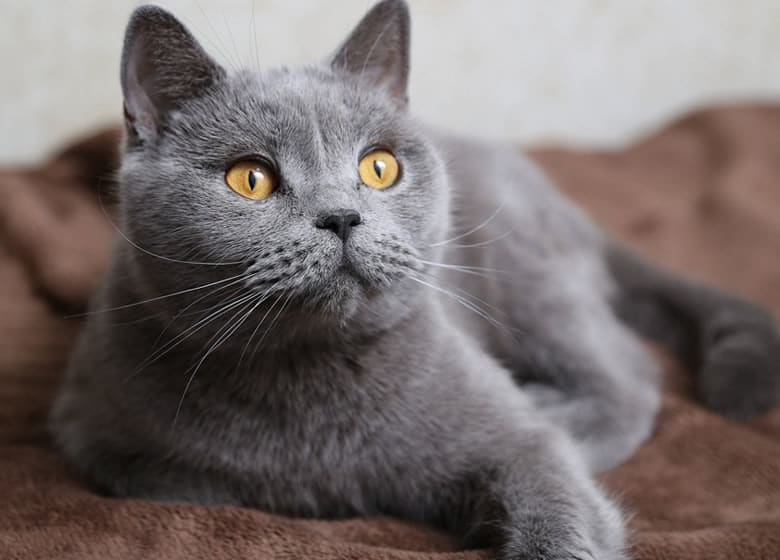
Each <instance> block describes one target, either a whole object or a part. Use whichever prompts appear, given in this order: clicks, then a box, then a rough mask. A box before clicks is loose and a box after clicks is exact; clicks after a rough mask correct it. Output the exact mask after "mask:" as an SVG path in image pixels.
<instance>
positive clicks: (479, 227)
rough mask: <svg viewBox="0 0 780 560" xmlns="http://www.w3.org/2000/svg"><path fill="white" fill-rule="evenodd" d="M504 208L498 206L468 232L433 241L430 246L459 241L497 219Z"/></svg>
mask: <svg viewBox="0 0 780 560" xmlns="http://www.w3.org/2000/svg"><path fill="white" fill-rule="evenodd" d="M503 209H504V205H503V204H501V205H499V207H498V208H496V210H495V212H493V213H492V214H491V215H490V217H488V219H487V220H485V221H484V222H482V223H481V224H479V225H478V226H476V227H473V228H471V229H470V230H468V231H467V232H466V233H461V234H460V235H457V236H455V237H451V238H450V239H445V240H444V241H439V242H438V243H433V244H432V245H429V247H441V246H442V245H447V244H448V243H452V242H453V241H458V240H459V239H463V238H464V237H468V236H469V235H471V234H472V233H476V232H478V231H479V230H481V229H482V228H483V227H486V226H487V225H488V224H489V223H490V222H492V221H493V220H495V219H496V216H498V215H499V214H500V213H501V211H502V210H503Z"/></svg>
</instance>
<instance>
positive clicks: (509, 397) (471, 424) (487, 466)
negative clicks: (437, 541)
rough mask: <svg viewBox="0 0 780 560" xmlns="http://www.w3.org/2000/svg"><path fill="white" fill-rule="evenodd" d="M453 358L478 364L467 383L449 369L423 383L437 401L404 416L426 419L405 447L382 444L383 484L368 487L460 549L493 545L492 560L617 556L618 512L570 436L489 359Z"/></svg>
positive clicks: (615, 559) (620, 538)
mask: <svg viewBox="0 0 780 560" xmlns="http://www.w3.org/2000/svg"><path fill="white" fill-rule="evenodd" d="M451 354H452V355H454V356H458V362H459V363H464V364H469V365H471V366H478V367H474V368H472V370H471V371H472V373H473V374H474V375H473V378H472V379H473V381H472V382H470V386H466V387H464V386H463V385H461V384H459V383H458V376H457V375H452V374H451V373H450V374H448V376H447V377H448V378H449V379H450V382H449V383H441V384H439V385H438V386H436V387H434V388H432V390H431V388H423V389H422V390H421V391H420V393H421V394H426V395H428V396H431V395H434V397H435V400H434V401H433V402H424V403H422V404H423V406H424V409H422V410H420V411H417V412H415V411H413V412H412V413H411V414H412V416H417V415H419V416H420V418H424V420H423V421H415V422H413V423H412V424H410V428H409V430H410V431H409V432H408V433H405V434H403V437H402V438H401V439H400V440H401V441H403V444H402V445H403V446H404V447H405V451H404V452H403V453H399V452H398V451H397V449H396V448H390V447H383V448H382V449H381V451H383V453H384V454H383V455H382V457H381V458H380V460H379V466H377V467H376V471H377V473H378V474H379V475H380V477H381V480H382V484H380V485H375V484H374V485H370V486H373V487H379V488H382V489H384V490H386V491H389V492H390V495H391V496H393V498H394V500H398V501H396V502H395V505H394V507H392V508H391V511H393V512H395V513H398V514H400V515H402V516H404V517H409V518H412V519H417V520H419V521H424V522H432V523H437V524H442V525H443V526H444V527H445V528H447V529H449V530H450V531H452V532H453V533H454V534H456V535H459V536H460V537H461V539H462V544H463V546H464V547H466V548H476V547H486V546H491V547H494V548H496V549H497V551H498V558H499V559H500V560H515V559H516V560H521V559H522V560H559V559H560V560H563V559H566V560H576V559H579V560H595V559H598V560H623V559H625V558H626V556H625V552H624V545H625V530H624V525H623V519H622V516H621V514H620V511H619V509H618V508H617V507H616V506H615V505H614V504H613V503H612V501H611V500H610V499H609V498H608V497H607V496H606V495H605V494H604V492H603V490H602V489H601V488H600V487H599V486H598V484H597V483H596V482H594V481H593V479H592V478H591V477H590V474H589V472H588V467H587V465H586V464H585V461H584V460H583V458H582V456H581V453H580V449H579V448H578V447H577V446H576V445H575V444H574V443H573V442H572V440H571V438H570V437H569V436H568V435H567V434H566V433H565V432H564V431H563V430H561V429H559V428H557V427H555V426H553V425H552V424H550V423H549V422H547V421H545V420H544V419H542V418H540V417H539V415H538V413H537V411H536V410H535V409H534V407H533V405H532V403H531V402H530V401H529V400H528V399H527V398H526V397H525V396H524V395H523V394H522V393H520V392H517V391H516V390H514V386H513V383H512V382H511V380H510V379H509V377H508V376H505V375H504V373H503V372H501V375H500V377H501V379H498V378H497V377H498V376H494V375H493V372H492V371H491V370H493V369H495V368H496V366H495V365H486V364H485V363H484V362H482V363H480V362H478V361H475V360H471V361H470V360H464V359H462V355H461V354H459V352H458V350H453V351H452V352H451ZM444 403H446V404H444ZM464 411H469V412H468V414H464ZM396 435H397V434H396ZM399 462H400V464H399ZM398 472H403V473H405V474H404V476H402V477H398V476H397V473H398ZM393 473H395V476H391V474H393Z"/></svg>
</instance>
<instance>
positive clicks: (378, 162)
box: [358, 149, 400, 190]
mask: <svg viewBox="0 0 780 560" xmlns="http://www.w3.org/2000/svg"><path fill="white" fill-rule="evenodd" d="M399 171H400V167H399V165H398V160H397V159H395V156H394V155H393V154H391V153H390V152H388V151H387V150H382V149H378V150H371V151H370V152H369V153H367V154H366V155H364V156H363V159H361V160H360V163H359V164H358V172H359V173H360V180H361V181H363V183H364V184H366V185H367V186H369V187H371V188H372V189H380V190H381V189H386V188H387V187H392V186H393V185H394V184H395V182H396V181H397V180H398V174H399Z"/></svg>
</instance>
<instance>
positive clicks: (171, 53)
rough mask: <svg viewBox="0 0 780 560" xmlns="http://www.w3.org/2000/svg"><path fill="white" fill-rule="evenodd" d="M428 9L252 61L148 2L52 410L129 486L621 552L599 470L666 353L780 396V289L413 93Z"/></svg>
mask: <svg viewBox="0 0 780 560" xmlns="http://www.w3.org/2000/svg"><path fill="white" fill-rule="evenodd" d="M409 34H410V16H409V11H408V7H407V6H406V4H405V3H404V2H403V0H383V1H382V2H380V3H378V4H377V5H375V6H374V7H373V8H372V9H371V10H370V12H369V13H368V14H367V15H366V16H365V17H364V18H363V19H362V21H361V22H360V23H359V24H358V25H357V27H356V28H355V29H354V31H353V32H352V33H351V35H350V36H349V37H348V38H347V40H346V41H345V42H344V43H343V45H342V46H341V47H340V48H339V49H338V50H337V51H336V53H335V54H334V55H333V56H331V57H329V58H328V60H327V61H326V62H325V63H320V64H314V65H311V66H307V67H303V68H298V69H286V68H282V69H277V70H271V71H265V72H259V71H250V70H243V71H239V72H236V73H232V74H229V73H228V72H227V71H226V70H224V69H223V68H222V67H220V66H219V65H218V64H217V63H216V62H215V61H214V60H213V59H212V58H210V57H209V56H208V55H207V54H206V52H205V51H204V50H203V49H202V48H201V47H200V46H199V44H198V43H197V42H196V40H195V39H194V38H193V36H192V35H191V34H190V33H189V31H188V30H187V29H186V28H185V27H184V26H183V25H182V24H181V23H180V22H179V21H178V20H176V19H175V18H174V17H173V16H172V15H170V14H169V13H167V12H166V11H164V10H162V9H160V8H157V7H152V6H144V7H140V8H138V9H137V10H136V11H135V12H134V14H133V15H132V17H131V19H130V22H129V25H128V28H127V32H126V37H125V42H124V50H123V55H122V62H121V83H122V91H123V95H124V111H125V124H126V134H125V142H124V155H123V162H122V165H121V169H120V172H119V193H118V197H119V209H118V214H119V230H120V231H121V233H122V236H121V237H120V238H119V239H118V240H117V242H116V245H115V248H114V252H113V257H112V261H111V267H110V271H109V273H108V276H107V278H106V279H105V281H104V282H103V284H102V286H101V288H100V289H99V291H98V293H97V294H96V295H95V297H94V298H93V301H92V303H91V310H92V311H91V313H90V314H89V318H88V320H87V322H86V325H85V328H84V331H83V333H82V335H81V337H80V339H79V342H78V344H77V347H76V349H75V351H74V354H73V356H72V359H71V361H70V364H69V367H68V370H67V372H66V376H65V381H64V383H63V386H62V389H61V391H60V393H59V395H58V398H57V400H56V402H55V405H54V407H53V410H52V413H51V418H50V429H51V432H52V434H53V437H54V439H55V441H56V443H57V445H58V447H59V448H60V449H61V451H62V452H63V454H64V455H65V457H66V458H67V460H68V461H70V462H71V463H72V464H73V465H74V466H75V467H76V468H77V469H78V471H79V472H81V473H82V474H83V475H84V476H85V477H86V479H87V480H88V481H89V482H90V483H91V484H92V485H93V487H94V488H95V489H96V490H98V491H100V492H103V493H105V494H107V495H111V496H118V497H138V498H148V499H158V500H178V501H189V502H195V503H200V504H232V505H238V506H248V507H256V508H262V509H264V510H268V511H273V512H278V513H282V514H288V515H296V516H317V517H326V518H337V517H345V516H355V515H374V514H386V515H395V516H400V517H404V518H408V519H411V520H415V521H419V522H423V523H428V524H431V525H436V526H439V527H443V528H446V529H448V530H450V531H451V532H452V533H453V534H454V535H455V536H457V537H458V538H459V540H460V543H461V544H462V546H464V547H477V546H479V547H483V546H492V547H495V550H496V554H497V555H498V557H499V558H501V559H520V558H522V559H533V560H537V559H538V560H541V559H559V558H560V559H563V558H567V559H572V558H576V559H584V558H598V559H601V560H617V559H623V558H627V557H628V554H629V553H628V552H627V550H626V530H625V527H624V521H623V518H622V515H621V511H620V509H619V507H618V506H617V505H616V504H615V502H614V501H613V500H612V499H611V498H610V497H609V496H608V495H607V494H606V492H605V491H604V490H603V489H602V488H600V486H599V485H598V484H597V483H596V482H595V481H594V478H593V475H594V473H598V472H601V471H603V470H606V469H609V468H611V467H613V466H615V465H617V464H619V463H621V462H623V461H624V460H625V459H626V458H627V457H629V456H630V455H631V454H632V453H633V452H634V451H635V450H636V448H637V447H638V446H639V445H640V444H641V443H642V442H643V441H645V440H646V439H647V438H648V437H650V436H651V434H652V431H653V424H654V418H655V415H656V412H657V410H658V406H659V375H658V371H657V369H658V368H657V365H656V362H655V361H654V359H653V358H652V357H651V355H650V354H649V353H648V351H646V349H645V346H643V344H642V343H641V342H640V339H639V337H638V336H637V333H642V334H645V335H648V336H650V337H654V338H656V339H658V340H660V341H662V342H664V343H666V344H668V345H669V346H670V347H672V348H673V349H676V350H678V351H680V352H681V353H682V354H683V355H684V356H687V357H688V358H689V362H690V364H691V366H692V367H695V370H696V372H697V374H696V386H697V389H698V393H699V395H700V397H701V398H702V400H703V401H704V402H705V403H706V404H707V405H709V406H710V407H711V408H713V409H714V410H716V411H718V412H720V413H723V414H726V415H729V416H732V417H739V418H744V417H748V416H751V415H754V414H759V413H762V412H764V411H766V410H768V409H769V408H771V407H773V406H774V405H776V404H777V402H778V400H780V372H778V367H780V336H779V335H778V329H777V327H776V325H775V323H774V321H773V319H772V317H771V316H770V315H769V314H768V313H767V312H765V311H764V310H762V309H761V308H760V307H758V306H756V305H754V304H752V303H749V302H747V301H743V300H741V299H739V298H737V297H735V296H732V295H730V294H727V293H723V292H720V291H719V290H716V289H714V288H710V287H705V286H701V285H698V284H694V283H690V282H688V281H686V280H683V279H680V278H677V277H676V276H673V275H671V274H669V273H667V272H665V271H662V270H660V269H657V268H655V267H654V266H651V265H650V264H648V263H646V262H645V261H643V260H642V259H640V258H638V257H637V256H635V255H633V254H632V253H631V252H630V251H629V250H628V249H626V248H625V247H622V246H620V245H619V244H618V243H616V242H615V241H614V240H611V239H610V238H608V237H607V236H606V235H605V234H604V233H603V232H602V231H601V230H600V229H599V228H598V227H597V226H596V225H594V223H593V222H591V221H590V219H589V218H588V217H587V216H586V215H585V214H584V213H583V211H581V210H580V209H579V208H577V207H575V206H574V205H573V204H572V203H570V202H569V201H568V200H566V199H565V198H564V197H563V196H562V195H561V194H559V193H558V191H556V189H555V188H554V186H552V185H551V184H550V182H549V180H548V179H547V178H546V177H545V176H544V175H543V174H542V173H541V172H540V171H539V170H538V169H537V168H536V167H535V166H534V165H533V164H532V163H531V162H530V161H528V160H527V159H525V158H524V157H523V156H521V155H520V154H518V153H517V152H516V150H515V149H513V148H512V147H510V146H506V145H501V144H491V143H486V142H475V141H470V140H468V139H463V138H457V137H453V136H450V135H447V134H445V133H443V132H440V131H438V130H435V129H433V128H431V127H428V126H426V125H424V124H422V123H420V122H418V121H417V120H415V119H414V117H413V116H412V115H411V114H410V112H409V110H408V99H407V82H408V71H409Z"/></svg>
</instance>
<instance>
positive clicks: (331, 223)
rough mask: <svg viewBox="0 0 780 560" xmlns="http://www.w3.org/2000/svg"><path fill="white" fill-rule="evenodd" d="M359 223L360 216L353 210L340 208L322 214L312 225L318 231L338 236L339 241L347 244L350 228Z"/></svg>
mask: <svg viewBox="0 0 780 560" xmlns="http://www.w3.org/2000/svg"><path fill="white" fill-rule="evenodd" d="M360 222H361V219H360V214H358V213H357V212H355V211H354V210H345V209H343V208H340V209H338V210H332V211H330V212H323V213H322V214H320V215H319V217H318V218H317V221H316V222H315V223H314V225H316V226H317V227H318V228H320V229H329V230H330V231H332V232H333V233H335V234H336V235H338V236H339V238H340V239H341V241H343V242H344V243H346V242H347V239H348V238H349V234H350V233H351V232H352V228H353V227H355V226H356V225H359V224H360Z"/></svg>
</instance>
